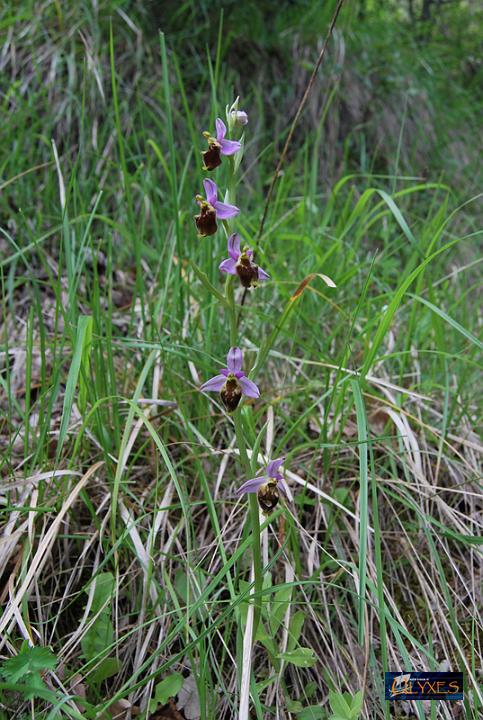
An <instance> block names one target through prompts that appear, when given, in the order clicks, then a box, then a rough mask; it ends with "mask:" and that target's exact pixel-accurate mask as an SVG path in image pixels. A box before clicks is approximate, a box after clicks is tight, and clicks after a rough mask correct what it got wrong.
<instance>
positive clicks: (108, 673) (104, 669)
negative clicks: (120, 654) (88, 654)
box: [91, 657, 121, 684]
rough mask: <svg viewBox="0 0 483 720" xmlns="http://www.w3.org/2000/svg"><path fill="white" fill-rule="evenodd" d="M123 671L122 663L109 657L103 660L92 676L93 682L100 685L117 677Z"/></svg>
mask: <svg viewBox="0 0 483 720" xmlns="http://www.w3.org/2000/svg"><path fill="white" fill-rule="evenodd" d="M120 669H121V663H120V662H119V660H118V659H117V658H114V657H107V658H104V660H102V661H101V662H100V663H99V665H98V666H97V668H96V669H95V671H94V672H93V673H92V675H91V680H92V681H93V682H95V683H98V684H100V683H101V682H103V681H104V680H107V678H110V677H113V676H114V675H117V673H118V672H119V670H120Z"/></svg>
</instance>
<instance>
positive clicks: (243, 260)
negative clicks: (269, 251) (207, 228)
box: [219, 233, 270, 288]
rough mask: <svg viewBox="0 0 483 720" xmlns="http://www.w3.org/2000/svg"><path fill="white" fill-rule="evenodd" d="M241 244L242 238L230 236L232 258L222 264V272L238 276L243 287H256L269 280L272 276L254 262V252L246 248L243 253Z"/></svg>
mask: <svg viewBox="0 0 483 720" xmlns="http://www.w3.org/2000/svg"><path fill="white" fill-rule="evenodd" d="M240 243H241V240H240V236H239V235H238V234H237V233H233V235H230V237H229V238H228V255H229V256H230V257H228V258H227V259H226V260H223V262H222V263H220V266H219V267H220V270H221V272H224V273H228V274H229V275H238V277H239V278H240V282H241V284H242V285H243V287H246V288H250V287H256V285H257V284H258V282H259V281H261V280H268V279H269V278H270V275H268V273H266V272H265V270H262V268H260V267H258V265H255V263H254V262H253V261H252V258H253V250H250V248H248V247H245V248H244V249H243V251H242V250H241V248H240Z"/></svg>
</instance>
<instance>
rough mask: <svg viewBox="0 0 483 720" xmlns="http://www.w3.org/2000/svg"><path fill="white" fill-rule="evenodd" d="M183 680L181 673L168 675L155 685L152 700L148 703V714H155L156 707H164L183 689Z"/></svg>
mask: <svg viewBox="0 0 483 720" xmlns="http://www.w3.org/2000/svg"><path fill="white" fill-rule="evenodd" d="M183 682H184V678H183V676H182V675H181V673H173V674H172V675H168V677H165V678H164V680H161V682H159V683H158V684H157V685H156V688H155V691H154V698H153V699H152V700H151V701H150V703H149V710H150V712H155V711H156V709H157V707H158V705H165V704H166V703H167V702H168V700H169V698H172V697H174V696H175V695H177V694H178V693H179V691H180V690H181V688H182V687H183Z"/></svg>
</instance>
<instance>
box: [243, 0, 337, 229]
mask: <svg viewBox="0 0 483 720" xmlns="http://www.w3.org/2000/svg"><path fill="white" fill-rule="evenodd" d="M343 4H344V0H339V2H338V3H337V6H336V8H335V10H334V14H333V16H332V20H331V21H330V25H329V29H328V30H327V35H326V37H325V40H324V44H323V46H322V50H321V51H320V53H319V57H318V58H317V62H316V63H315V66H314V69H313V71H312V75H311V76H310V80H309V82H308V84H307V87H306V88H305V92H304V94H303V97H302V100H301V101H300V103H299V106H298V108H297V112H296V113H295V117H294V119H293V121H292V125H291V126H290V130H289V133H288V135H287V139H286V141H285V145H284V147H283V150H282V153H281V155H280V158H279V161H278V163H277V167H276V168H275V172H274V174H273V177H272V182H271V183H270V187H269V189H268V193H267V199H266V200H265V207H264V208H263V215H262V219H261V222H260V227H259V229H258V235H257V241H258V240H260V238H261V236H262V233H263V228H264V226H265V220H266V219H267V213H268V208H269V207H270V202H271V200H272V195H273V190H274V188H275V183H276V182H277V179H278V177H279V174H280V170H281V169H282V165H283V163H284V162H285V158H286V155H287V152H288V148H289V146H290V142H291V140H292V137H293V134H294V131H295V128H296V126H297V123H298V121H299V118H300V116H301V114H302V111H303V109H304V107H305V103H306V102H307V98H308V97H309V94H310V91H311V90H312V86H313V84H314V82H315V78H316V76H317V73H318V71H319V68H320V66H321V64H322V60H323V59H324V56H325V52H326V50H327V46H328V44H329V40H330V38H331V36H332V32H333V30H334V27H335V23H336V22H337V18H338V16H339V12H340V10H341V8H342V5H343Z"/></svg>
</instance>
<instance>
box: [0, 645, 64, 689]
mask: <svg viewBox="0 0 483 720" xmlns="http://www.w3.org/2000/svg"><path fill="white" fill-rule="evenodd" d="M56 664H57V658H56V656H55V655H54V653H53V652H52V651H51V650H49V648H45V647H29V645H28V644H27V642H24V643H23V645H22V648H21V650H20V652H19V653H18V655H15V657H11V658H9V659H8V660H5V662H4V663H3V666H2V667H1V668H0V673H1V675H2V676H3V677H4V678H5V679H6V680H8V681H9V682H13V683H15V682H18V681H19V680H20V678H23V677H25V676H26V675H35V674H37V675H38V673H40V672H42V671H44V670H53V668H55V666H56ZM29 681H30V682H31V683H33V684H35V682H34V680H33V678H29Z"/></svg>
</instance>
